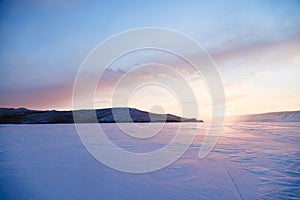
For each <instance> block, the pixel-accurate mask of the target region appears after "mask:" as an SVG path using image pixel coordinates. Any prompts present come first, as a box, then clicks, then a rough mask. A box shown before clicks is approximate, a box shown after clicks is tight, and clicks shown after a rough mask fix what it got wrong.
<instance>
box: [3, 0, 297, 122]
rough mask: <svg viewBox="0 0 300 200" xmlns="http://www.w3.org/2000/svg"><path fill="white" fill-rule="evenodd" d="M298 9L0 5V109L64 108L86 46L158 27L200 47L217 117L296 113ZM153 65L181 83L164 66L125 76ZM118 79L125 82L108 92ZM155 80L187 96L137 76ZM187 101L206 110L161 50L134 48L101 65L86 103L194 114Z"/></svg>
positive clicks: (250, 4) (181, 67)
mask: <svg viewBox="0 0 300 200" xmlns="http://www.w3.org/2000/svg"><path fill="white" fill-rule="evenodd" d="M299 10H300V1H296V0H287V1H277V0H272V1H268V0H263V1H255V0H253V1H226V2H225V1H181V2H175V1H148V2H144V1H130V2H127V1H89V2H88V3H87V2H85V1H71V0H70V1H58V0H52V1H50V0H45V1H37V0H28V1H22V0H21V1H14V0H12V1H1V2H0V42H1V45H0V74H1V75H0V78H1V79H0V107H14V108H18V107H26V108H29V109H42V110H46V109H57V110H71V109H72V92H73V84H74V80H75V77H76V74H77V72H78V70H79V68H80V65H81V63H82V62H83V61H84V59H85V58H86V56H87V55H88V54H89V52H90V51H91V50H92V49H93V48H94V47H95V46H96V45H98V44H99V43H101V42H103V41H104V40H105V39H107V38H109V37H111V36H112V35H115V34H118V33H120V32H123V31H127V30H131V29H136V28H143V27H161V28H167V29H171V30H174V31H178V32H180V33H182V34H185V35H187V36H188V37H190V38H193V39H194V40H195V41H197V42H198V43H199V44H201V46H202V47H203V48H205V49H206V51H207V53H208V54H209V55H210V56H211V58H212V59H213V61H214V62H215V64H216V67H217V70H218V71H219V74H220V77H221V79H222V81H223V86H224V91H225V96H226V115H241V114H251V113H264V112H273V111H274V112H275V111H285V110H300V95H299V94H300V79H299V76H300V20H299V19H300V12H299ZM133 42H134V41H133ZM153 62H155V63H162V64H164V65H168V66H170V67H171V68H172V67H173V68H175V69H176V71H177V72H180V74H181V75H183V76H184V77H185V78H186V79H184V80H178V79H176V78H174V77H171V75H170V74H169V73H170V72H169V70H170V69H168V68H166V67H161V68H158V69H157V68H156V69H154V68H152V67H151V66H141V67H140V68H139V69H137V70H134V71H131V72H130V69H131V68H132V67H134V66H136V65H142V64H147V63H153ZM124 75H126V76H127V79H126V78H125V79H124V80H123V81H124V82H123V83H122V84H120V86H118V87H117V88H118V90H117V91H115V93H114V89H115V88H116V84H117V83H118V80H120V79H121V78H122V77H124ZM173 75H174V76H176V74H173ZM158 78H159V79H163V80H165V81H166V82H164V86H168V85H170V86H172V87H177V89H179V90H181V91H182V90H183V89H182V87H183V86H184V85H185V83H186V82H188V84H189V85H190V87H191V89H192V90H193V91H194V95H195V98H191V99H188V98H185V99H184V100H181V99H179V100H178V98H177V97H176V94H174V92H173V93H172V91H171V90H169V89H168V87H162V85H159V84H156V85H155V84H152V85H151V84H150V85H141V83H142V82H139V80H143V81H144V82H155V80H158ZM139 84H140V85H139ZM134 86H136V87H134ZM140 86H141V87H140ZM128 93H130V95H129V96H130V98H129V99H126V98H125V97H124V95H127V94H128ZM115 94H116V95H115ZM113 95H115V96H113ZM127 96H128V95H127ZM123 97H124V98H125V100H124V101H122V102H118V100H120V99H121V100H122V99H124V98H123ZM114 101H117V103H116V104H113V103H112V102H114ZM189 101H190V102H191V101H196V102H197V103H198V110H200V113H201V115H203V116H204V115H209V114H210V112H211V109H212V106H213V105H212V104H211V99H210V93H209V90H208V88H207V86H206V85H205V79H203V78H201V77H199V76H196V77H195V71H193V70H192V69H191V68H189V67H188V66H187V65H186V64H184V63H183V61H182V60H180V59H179V58H178V57H176V56H174V55H171V54H170V53H166V52H161V51H152V50H143V51H141V52H133V53H130V54H129V55H126V56H123V57H121V58H120V59H118V60H116V61H115V62H114V63H112V65H111V66H109V68H108V69H107V70H106V72H105V76H104V77H103V79H101V81H100V82H99V85H98V88H97V90H96V93H95V105H94V106H95V108H104V107H111V106H126V104H127V106H131V107H136V108H139V109H142V110H148V111H151V110H152V111H156V112H166V113H173V114H179V115H180V114H182V113H181V109H182V108H188V110H189V111H190V113H189V112H188V113H187V114H185V117H198V116H195V115H196V114H195V113H194V112H193V110H195V108H193V107H191V105H193V104H192V103H191V104H189ZM179 104H180V105H179ZM156 109H157V110H156Z"/></svg>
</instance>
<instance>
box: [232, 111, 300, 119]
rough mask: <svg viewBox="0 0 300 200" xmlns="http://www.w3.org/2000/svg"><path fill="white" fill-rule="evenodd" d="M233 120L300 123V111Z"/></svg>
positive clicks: (262, 114) (264, 114) (257, 115)
mask: <svg viewBox="0 0 300 200" xmlns="http://www.w3.org/2000/svg"><path fill="white" fill-rule="evenodd" d="M233 119H235V120H236V121H248V122H258V121H259V122H300V110H297V111H282V112H269V113H261V114H250V115H241V116H236V117H233Z"/></svg>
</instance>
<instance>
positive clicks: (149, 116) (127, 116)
mask: <svg viewBox="0 0 300 200" xmlns="http://www.w3.org/2000/svg"><path fill="white" fill-rule="evenodd" d="M73 112H75V113H76V116H80V119H79V121H78V120H75V121H76V122H80V123H97V122H99V123H149V122H203V121H202V120H197V119H195V118H184V117H179V116H176V115H172V114H156V113H151V112H146V111H141V110H138V109H135V108H127V107H121V108H104V109H96V110H76V111H57V110H43V111H42V110H29V109H26V108H17V109H15V108H0V124H66V123H74V118H73ZM91 113H94V117H91ZM95 116H96V117H95Z"/></svg>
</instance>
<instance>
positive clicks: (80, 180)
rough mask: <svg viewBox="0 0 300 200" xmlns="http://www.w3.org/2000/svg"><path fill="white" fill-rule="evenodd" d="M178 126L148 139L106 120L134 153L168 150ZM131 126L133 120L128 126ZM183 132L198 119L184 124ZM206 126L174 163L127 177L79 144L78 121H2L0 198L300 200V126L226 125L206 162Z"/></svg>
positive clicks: (110, 130)
mask: <svg viewBox="0 0 300 200" xmlns="http://www.w3.org/2000/svg"><path fill="white" fill-rule="evenodd" d="M180 125H181V124H180V123H168V124H165V127H164V129H163V131H162V133H159V134H158V135H156V136H154V137H151V138H149V139H138V138H135V139H133V138H130V137H129V136H128V135H124V134H122V133H121V132H120V130H119V129H118V127H117V125H116V124H103V125H102V128H103V129H104V130H105V131H106V134H107V135H108V136H109V138H110V139H111V140H112V141H113V142H114V143H115V144H117V145H118V146H120V147H122V148H124V149H126V150H128V151H133V152H148V151H153V150H155V149H158V148H161V147H163V146H164V145H165V144H167V143H168V142H169V141H170V139H172V137H173V136H174V134H175V132H176V129H177V128H178V126H180ZM127 126H128V127H127V128H128V129H132V131H134V129H135V125H134V124H127ZM185 126H186V127H185V130H186V131H185V132H184V133H182V134H190V133H191V131H193V130H195V127H196V124H195V123H185ZM207 126H208V124H205V123H203V124H201V127H200V129H199V130H198V134H197V137H196V138H195V141H194V143H193V144H192V145H191V147H190V148H189V149H188V150H187V152H186V153H185V154H184V155H183V156H182V157H181V158H180V159H179V160H177V161H176V162H174V163H173V164H171V165H170V166H168V167H166V168H164V169H162V170H159V171H156V172H151V173H145V174H129V173H123V172H119V171H116V170H114V169H111V168H108V167H106V166H104V165H103V164H101V163H100V162H99V161H97V160H96V159H95V158H94V157H93V156H92V155H90V154H89V153H88V151H87V150H86V149H85V147H84V146H83V145H82V143H81V141H80V139H79V137H78V135H77V133H76V130H75V126H74V124H53V125H2V126H0V144H1V146H0V154H1V161H0V162H1V165H0V177H1V179H0V195H1V199H145V200H147V199H270V198H274V199H287V198H290V199H293V198H294V199H299V198H300V123H292V122H284V123H283V122H281V123H274V122H273V123H267V122H265V123H251V122H248V123H246V122H243V123H238V124H236V123H228V124H226V125H225V127H224V132H223V134H222V135H221V137H220V138H219V140H218V143H217V145H216V147H215V148H214V149H213V151H212V152H211V153H210V154H209V155H208V156H207V157H206V158H204V159H202V160H200V159H198V152H199V149H200V146H201V143H202V141H203V139H204V136H205V131H206V129H207Z"/></svg>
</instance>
